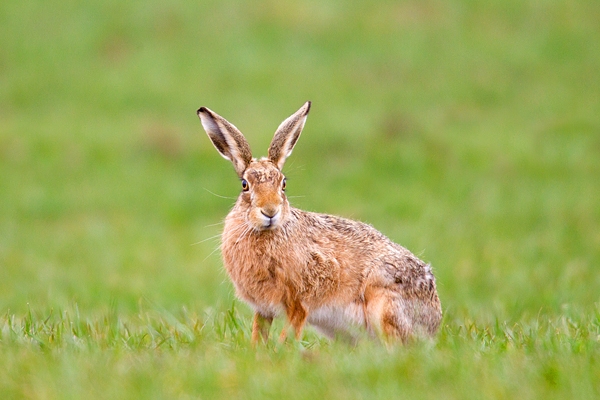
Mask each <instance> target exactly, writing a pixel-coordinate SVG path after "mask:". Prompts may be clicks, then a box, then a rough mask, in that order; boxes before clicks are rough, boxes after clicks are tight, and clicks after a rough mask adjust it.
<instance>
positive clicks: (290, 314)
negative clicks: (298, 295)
mask: <svg viewBox="0 0 600 400" xmlns="http://www.w3.org/2000/svg"><path fill="white" fill-rule="evenodd" d="M285 311H286V314H287V319H288V321H287V323H286V326H285V327H284V328H283V330H282V331H281V335H279V342H280V343H283V342H285V340H286V339H287V328H288V327H289V326H290V325H291V326H292V328H294V334H295V337H296V340H300V337H301V336H302V329H303V328H304V324H305V323H306V318H307V317H308V311H307V310H306V308H304V306H303V305H302V303H301V302H300V301H298V300H294V301H291V302H289V303H288V304H286V310H285Z"/></svg>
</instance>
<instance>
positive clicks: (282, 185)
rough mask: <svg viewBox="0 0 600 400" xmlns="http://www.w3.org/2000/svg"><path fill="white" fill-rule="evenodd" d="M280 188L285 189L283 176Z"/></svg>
mask: <svg viewBox="0 0 600 400" xmlns="http://www.w3.org/2000/svg"><path fill="white" fill-rule="evenodd" d="M281 190H285V178H283V181H282V182H281Z"/></svg>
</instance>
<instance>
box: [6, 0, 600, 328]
mask: <svg viewBox="0 0 600 400" xmlns="http://www.w3.org/2000/svg"><path fill="white" fill-rule="evenodd" d="M598 21H600V3H598V2H597V1H593V0H591V1H578V2H572V1H558V0H557V1H512V0H509V1H504V0H503V1H493V0H490V1H466V0H465V1H434V0H425V1H351V2H344V1H335V0H331V1H304V2H289V1H279V0H278V1H261V2H236V1H222V0H220V1H201V2H190V1H178V0H169V1H126V2H123V1H113V0H108V1H107V0H103V1H86V2H83V1H75V0H67V1H64V0H63V1H44V2H41V1H40V2H35V1H29V0H27V1H3V2H2V3H1V5H0V105H1V106H0V266H1V268H0V310H8V309H10V310H13V311H17V312H18V311H22V310H26V309H27V307H28V304H29V306H33V307H64V306H67V305H69V304H73V303H77V304H79V306H80V307H81V308H83V309H92V310H94V309H102V308H104V307H106V305H107V304H110V303H111V302H112V303H113V304H117V305H118V307H119V308H120V309H122V310H123V311H127V310H130V311H131V310H135V309H137V307H138V303H139V302H140V301H141V299H142V300H144V301H149V302H150V303H153V304H158V305H160V306H161V307H164V308H166V309H179V308H180V307H181V306H183V305H185V306H187V307H190V308H192V309H198V310H202V309H203V308H205V307H209V306H214V305H215V304H220V303H219V302H222V303H224V304H227V303H229V302H230V301H231V299H232V297H233V295H232V288H231V285H230V284H229V281H228V279H227V277H226V275H225V273H224V272H223V271H222V267H221V262H220V258H219V254H218V252H214V253H212V251H213V250H214V249H215V248H216V247H217V245H218V239H216V238H215V239H209V238H211V237H213V236H215V235H217V234H218V233H219V232H220V229H221V227H220V226H219V225H218V223H219V222H220V221H221V220H222V219H223V218H224V216H225V215H226V213H227V211H228V209H229V207H230V206H231V205H232V203H233V201H234V200H233V198H234V197H235V196H236V195H237V193H238V191H239V183H238V181H237V178H236V176H235V174H234V172H233V169H232V167H231V165H230V164H229V163H227V162H226V161H225V160H223V159H222V158H221V157H219V155H218V154H217V153H216V151H215V150H214V149H213V147H212V146H211V144H210V142H209V141H208V139H207V137H206V135H205V133H204V131H203V130H202V128H201V125H200V123H199V121H198V119H197V117H196V115H195V110H196V109H197V108H198V107H200V106H208V107H210V108H211V109H213V110H215V111H217V112H218V113H219V114H221V115H223V116H225V117H226V118H227V119H228V120H230V121H231V122H233V123H234V124H236V125H237V126H238V127H239V128H240V129H241V130H242V131H243V132H244V133H245V135H246V136H247V138H248V140H249V142H250V143H251V146H252V147H253V150H254V153H255V155H257V156H260V155H264V154H265V153H266V148H267V146H268V143H269V141H270V139H271V136H272V134H273V132H274V130H275V128H276V127H277V125H278V124H279V123H280V122H281V121H282V120H283V119H284V118H286V117H287V116H288V115H290V114H291V113H292V112H294V111H295V110H296V109H298V108H299V107H300V106H301V105H302V103H303V102H304V101H306V100H312V101H313V108H312V110H311V114H310V116H309V119H308V122H307V125H306V128H305V131H304V133H303V136H302V139H301V140H300V142H299V144H298V146H297V147H296V150H295V152H294V154H293V156H292V157H291V158H290V159H289V160H288V164H287V165H286V168H285V172H286V174H287V175H288V178H289V185H288V186H289V195H290V196H291V201H292V204H293V205H295V206H297V207H300V208H304V209H308V210H312V211H321V212H329V213H335V214H338V215H343V216H347V217H351V218H355V219H360V220H363V221H366V222H369V223H371V224H373V225H374V226H376V227H377V228H378V229H380V230H381V231H383V232H384V233H386V234H387V235H388V236H390V237H391V238H392V239H393V240H395V241H397V242H399V243H401V244H402V245H404V246H405V247H407V248H409V249H411V250H412V251H413V252H415V253H416V254H418V255H420V256H421V257H422V258H424V259H425V260H427V261H428V262H431V263H432V265H433V266H434V268H435V272H436V274H437V277H438V283H439V292H440V296H441V299H442V303H443V306H444V309H446V310H449V311H450V312H451V313H455V314H456V315H469V316H471V317H472V318H476V319H477V318H496V317H499V318H501V319H518V318H520V317H521V316H522V315H523V314H524V313H529V314H534V315H535V314H537V313H539V312H540V311H543V312H548V313H555V312H560V311H561V310H562V309H564V307H575V308H578V309H583V310H593V309H594V308H595V305H594V304H595V303H597V302H598V300H599V296H598V293H600V274H598V272H597V271H598V269H597V268H598V267H597V266H598V264H599V262H600V250H599V248H600V229H599V227H600V204H599V199H600V179H599V176H600V73H599V71H600V46H599V45H598V43H600V24H599V23H598ZM217 195H218V196H217ZM219 196H225V197H228V198H227V199H224V198H222V197H219ZM207 239H208V240H207ZM198 242H201V243H198Z"/></svg>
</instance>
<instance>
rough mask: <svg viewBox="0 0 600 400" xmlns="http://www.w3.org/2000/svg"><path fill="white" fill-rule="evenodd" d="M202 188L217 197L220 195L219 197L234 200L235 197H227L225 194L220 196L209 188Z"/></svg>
mask: <svg viewBox="0 0 600 400" xmlns="http://www.w3.org/2000/svg"><path fill="white" fill-rule="evenodd" d="M202 189H204V190H206V191H207V192H208V193H210V194H212V195H213V196H217V197H220V198H222V199H229V200H236V199H237V197H227V196H221V195H220V194H216V193H213V192H211V191H210V190H208V189H207V188H205V187H203V188H202Z"/></svg>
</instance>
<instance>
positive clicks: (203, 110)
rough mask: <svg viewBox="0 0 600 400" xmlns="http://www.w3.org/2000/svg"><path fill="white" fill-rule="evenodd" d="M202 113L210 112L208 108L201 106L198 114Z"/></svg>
mask: <svg viewBox="0 0 600 400" xmlns="http://www.w3.org/2000/svg"><path fill="white" fill-rule="evenodd" d="M200 113H208V108H206V107H200V108H199V109H198V111H196V114H198V115H200Z"/></svg>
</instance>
